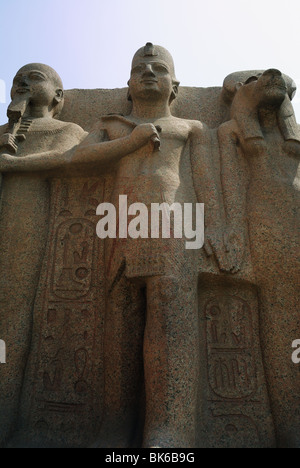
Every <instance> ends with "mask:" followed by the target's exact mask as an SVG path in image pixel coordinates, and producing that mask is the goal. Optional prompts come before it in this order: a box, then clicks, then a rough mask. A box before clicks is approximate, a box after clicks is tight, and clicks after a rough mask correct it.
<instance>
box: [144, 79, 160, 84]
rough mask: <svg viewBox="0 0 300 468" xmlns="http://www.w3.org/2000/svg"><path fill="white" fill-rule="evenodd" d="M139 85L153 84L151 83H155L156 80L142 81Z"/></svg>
mask: <svg viewBox="0 0 300 468" xmlns="http://www.w3.org/2000/svg"><path fill="white" fill-rule="evenodd" d="M141 83H143V84H153V83H157V80H142V81H141Z"/></svg>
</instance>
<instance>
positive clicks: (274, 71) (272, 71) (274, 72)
mask: <svg viewBox="0 0 300 468" xmlns="http://www.w3.org/2000/svg"><path fill="white" fill-rule="evenodd" d="M264 75H272V76H273V77H276V76H282V73H281V71H279V70H277V69H276V68H270V69H269V70H267V71H265V73H264Z"/></svg>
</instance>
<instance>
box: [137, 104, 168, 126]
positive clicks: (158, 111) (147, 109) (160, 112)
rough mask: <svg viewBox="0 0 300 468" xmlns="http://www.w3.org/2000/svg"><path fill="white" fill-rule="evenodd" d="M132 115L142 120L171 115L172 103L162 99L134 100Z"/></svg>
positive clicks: (146, 120) (147, 120)
mask: <svg viewBox="0 0 300 468" xmlns="http://www.w3.org/2000/svg"><path fill="white" fill-rule="evenodd" d="M130 116H131V118H132V119H134V120H138V121H140V122H143V121H145V122H149V121H150V120H158V119H162V118H165V117H170V116H171V110H170V105H169V103H168V102H160V101H151V100H149V101H134V102H133V107H132V111H131V114H130Z"/></svg>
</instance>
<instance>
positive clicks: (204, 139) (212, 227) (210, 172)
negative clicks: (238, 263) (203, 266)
mask: <svg viewBox="0 0 300 468" xmlns="http://www.w3.org/2000/svg"><path fill="white" fill-rule="evenodd" d="M192 125H193V129H192V135H191V164H192V171H193V180H194V188H195V192H196V195H197V199H198V202H199V203H204V205H205V245H204V248H205V251H206V254H207V255H208V256H211V255H213V254H215V256H216V259H217V261H218V264H219V267H220V269H221V270H222V271H229V270H230V269H231V265H230V264H229V263H228V258H227V255H226V249H225V244H224V231H225V226H224V210H223V206H222V199H221V194H220V188H221V185H220V181H219V180H218V174H217V170H216V168H215V165H214V159H213V154H214V150H217V149H216V148H217V143H216V141H214V140H216V137H215V136H214V135H213V132H212V131H211V130H210V129H209V128H208V127H206V126H205V125H203V124H202V123H200V122H194V123H193V124H192Z"/></svg>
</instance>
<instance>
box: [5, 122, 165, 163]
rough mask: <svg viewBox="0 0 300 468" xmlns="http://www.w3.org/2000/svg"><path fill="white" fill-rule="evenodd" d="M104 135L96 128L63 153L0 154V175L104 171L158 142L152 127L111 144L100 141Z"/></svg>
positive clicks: (102, 130)
mask: <svg viewBox="0 0 300 468" xmlns="http://www.w3.org/2000/svg"><path fill="white" fill-rule="evenodd" d="M104 133H105V129H103V128H101V127H100V126H99V125H98V126H97V127H95V129H94V130H93V131H92V132H91V133H90V134H89V135H88V136H87V137H86V138H85V139H84V140H83V141H82V142H81V143H80V144H79V145H76V146H74V147H73V148H72V149H70V150H69V151H65V152H61V151H59V152H58V151H56V152H54V151H49V152H47V153H42V154H32V155H29V156H26V157H21V158H20V157H15V156H11V155H8V154H3V155H2V156H0V171H2V172H18V171H25V172H27V171H28V172H31V171H53V170H57V169H62V168H66V169H67V170H68V171H70V172H72V170H75V171H76V170H77V169H81V168H83V169H84V168H88V169H89V170H91V169H95V170H97V172H99V171H102V170H103V171H105V170H107V169H108V168H109V167H110V166H113V165H114V164H115V163H117V162H118V161H119V160H120V159H121V158H123V157H125V156H127V155H128V154H130V153H132V152H134V151H136V150H137V149H139V148H140V147H142V146H144V145H145V144H147V143H149V142H151V141H152V140H153V139H154V138H155V139H157V138H159V136H158V132H157V130H156V128H155V127H154V126H153V125H152V124H143V125H139V126H138V127H136V128H135V129H134V130H133V132H132V133H130V134H129V135H128V136H125V137H123V138H118V139H115V140H111V141H103V135H104Z"/></svg>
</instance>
